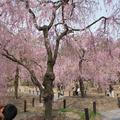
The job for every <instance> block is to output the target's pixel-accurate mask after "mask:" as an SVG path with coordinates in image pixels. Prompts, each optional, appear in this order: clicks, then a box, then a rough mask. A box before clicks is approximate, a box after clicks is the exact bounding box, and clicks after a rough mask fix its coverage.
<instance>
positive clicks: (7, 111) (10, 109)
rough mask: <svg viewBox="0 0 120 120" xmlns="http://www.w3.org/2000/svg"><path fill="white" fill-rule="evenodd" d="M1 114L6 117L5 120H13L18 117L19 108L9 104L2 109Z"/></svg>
mask: <svg viewBox="0 0 120 120" xmlns="http://www.w3.org/2000/svg"><path fill="white" fill-rule="evenodd" d="M1 113H2V115H3V116H4V118H3V120H13V119H14V118H15V116H16V115H17V108H16V106H15V105H13V104H7V105H5V106H3V107H2V108H1Z"/></svg>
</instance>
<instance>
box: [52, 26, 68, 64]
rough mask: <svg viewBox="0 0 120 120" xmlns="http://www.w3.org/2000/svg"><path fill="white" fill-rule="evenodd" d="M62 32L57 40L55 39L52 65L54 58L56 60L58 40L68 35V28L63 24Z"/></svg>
mask: <svg viewBox="0 0 120 120" xmlns="http://www.w3.org/2000/svg"><path fill="white" fill-rule="evenodd" d="M64 28H65V30H64V32H62V33H61V34H60V35H58V37H57V39H56V46H55V50H54V57H53V60H54V64H55V62H56V58H57V53H58V49H59V43H60V40H61V39H62V38H63V37H64V36H65V35H67V33H68V26H67V25H66V24H65V25H64Z"/></svg>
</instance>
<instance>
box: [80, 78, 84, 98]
mask: <svg viewBox="0 0 120 120" xmlns="http://www.w3.org/2000/svg"><path fill="white" fill-rule="evenodd" d="M79 85H80V92H81V97H82V98H83V97H85V89H84V83H83V80H82V78H80V79H79Z"/></svg>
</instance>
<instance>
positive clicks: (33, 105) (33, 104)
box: [32, 98, 35, 107]
mask: <svg viewBox="0 0 120 120" xmlns="http://www.w3.org/2000/svg"><path fill="white" fill-rule="evenodd" d="M32 107H35V98H32Z"/></svg>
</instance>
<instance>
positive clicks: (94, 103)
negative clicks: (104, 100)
mask: <svg viewBox="0 0 120 120" xmlns="http://www.w3.org/2000/svg"><path fill="white" fill-rule="evenodd" d="M93 112H94V114H95V115H96V102H95V101H94V102H93Z"/></svg>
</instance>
